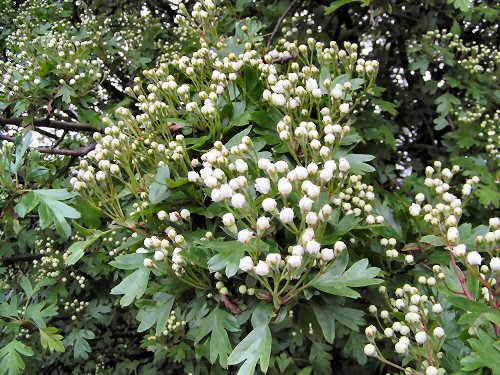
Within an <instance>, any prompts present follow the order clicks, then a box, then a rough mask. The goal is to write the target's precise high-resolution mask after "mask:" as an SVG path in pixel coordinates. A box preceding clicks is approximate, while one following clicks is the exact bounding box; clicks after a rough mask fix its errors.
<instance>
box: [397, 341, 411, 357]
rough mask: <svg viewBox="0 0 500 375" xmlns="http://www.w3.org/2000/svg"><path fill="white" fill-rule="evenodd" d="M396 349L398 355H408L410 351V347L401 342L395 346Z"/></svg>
mask: <svg viewBox="0 0 500 375" xmlns="http://www.w3.org/2000/svg"><path fill="white" fill-rule="evenodd" d="M394 349H395V350H396V353H398V354H406V352H407V351H408V346H407V345H406V344H404V343H402V342H401V341H399V342H397V343H396V345H395V346H394Z"/></svg>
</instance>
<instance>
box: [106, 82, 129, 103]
mask: <svg viewBox="0 0 500 375" xmlns="http://www.w3.org/2000/svg"><path fill="white" fill-rule="evenodd" d="M101 86H102V87H103V88H104V89H106V91H107V92H109V93H110V94H111V95H113V96H114V97H115V98H117V99H119V100H123V99H125V93H124V92H123V91H120V90H118V89H117V88H116V87H115V86H114V85H113V84H112V83H111V82H109V81H103V82H102V83H101Z"/></svg>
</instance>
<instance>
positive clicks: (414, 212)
mask: <svg viewBox="0 0 500 375" xmlns="http://www.w3.org/2000/svg"><path fill="white" fill-rule="evenodd" d="M421 209H422V208H421V207H420V205H418V204H416V203H412V205H411V206H410V214H411V215H412V216H418V215H420V210H421Z"/></svg>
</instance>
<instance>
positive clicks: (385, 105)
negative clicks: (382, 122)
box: [372, 98, 398, 116]
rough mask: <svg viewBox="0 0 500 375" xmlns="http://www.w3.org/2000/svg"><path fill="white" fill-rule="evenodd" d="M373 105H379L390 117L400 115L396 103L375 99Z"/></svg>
mask: <svg viewBox="0 0 500 375" xmlns="http://www.w3.org/2000/svg"><path fill="white" fill-rule="evenodd" d="M372 103H373V104H375V105H378V106H379V107H380V109H381V110H382V111H385V112H387V113H389V114H390V115H393V116H396V115H397V114H398V111H397V109H396V108H397V107H398V105H397V104H395V103H391V102H388V101H385V100H382V99H377V98H373V99H372Z"/></svg>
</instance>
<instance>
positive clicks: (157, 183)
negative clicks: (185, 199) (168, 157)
mask: <svg viewBox="0 0 500 375" xmlns="http://www.w3.org/2000/svg"><path fill="white" fill-rule="evenodd" d="M168 178H170V168H169V167H168V165H164V166H162V167H159V168H158V171H157V172H156V176H155V179H154V181H153V183H152V184H151V186H150V187H149V201H150V202H151V203H160V202H163V201H164V200H165V199H167V197H168V195H169V194H168V186H167V185H166V181H167V179H168Z"/></svg>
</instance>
